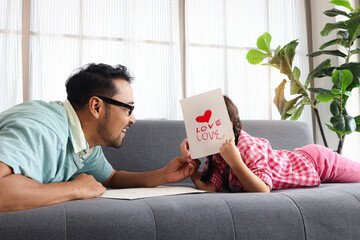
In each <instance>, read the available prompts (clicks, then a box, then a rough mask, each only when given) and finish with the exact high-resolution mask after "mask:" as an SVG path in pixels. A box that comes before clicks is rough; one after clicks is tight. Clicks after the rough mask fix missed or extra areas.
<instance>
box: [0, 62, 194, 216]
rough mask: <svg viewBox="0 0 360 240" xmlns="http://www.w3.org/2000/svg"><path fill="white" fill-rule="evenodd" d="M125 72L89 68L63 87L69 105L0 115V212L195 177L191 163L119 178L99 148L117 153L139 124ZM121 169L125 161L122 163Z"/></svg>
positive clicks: (26, 107)
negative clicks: (133, 128) (127, 132)
mask: <svg viewBox="0 0 360 240" xmlns="http://www.w3.org/2000/svg"><path fill="white" fill-rule="evenodd" d="M131 79H132V78H131V76H130V75H129V73H128V72H127V69H126V67H124V66H121V65H118V66H115V67H112V66H109V65H106V64H90V65H87V66H86V67H84V68H83V69H80V70H79V71H77V72H76V73H75V74H74V75H72V76H71V77H70V78H69V79H68V80H67V82H66V91H67V94H68V95H67V100H66V101H65V102H50V103H46V102H43V101H29V102H26V103H22V104H19V105H16V106H14V107H12V108H10V109H8V110H6V111H4V112H2V113H0V211H15V210H23V209H30V208H36V207H41V206H46V205H51V204H56V203H61V202H65V201H69V200H73V199H89V198H93V197H97V196H101V195H102V194H103V193H104V192H105V191H106V187H111V188H124V187H140V186H145V187H153V186H157V185H162V184H166V183H170V182H178V181H181V180H183V179H185V178H187V177H189V176H190V175H191V174H193V173H194V171H195V166H194V164H193V162H192V160H191V159H189V158H188V157H181V158H175V159H173V160H172V161H170V162H169V163H168V164H167V165H166V166H164V167H163V168H161V169H158V170H154V171H149V172H141V173H136V172H126V171H116V170H115V169H113V167H112V166H111V165H110V163H109V162H108V161H107V160H106V158H105V156H104V154H103V152H102V149H101V147H100V146H110V147H115V148H119V147H120V146H121V145H122V142H123V139H124V137H125V135H126V131H127V130H128V129H129V128H130V126H131V125H132V124H134V123H135V117H134V115H133V114H132V112H133V110H134V99H133V93H132V88H131V86H130V82H131ZM119 161H121V159H119Z"/></svg>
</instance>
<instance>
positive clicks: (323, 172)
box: [180, 96, 360, 192]
mask: <svg viewBox="0 0 360 240" xmlns="http://www.w3.org/2000/svg"><path fill="white" fill-rule="evenodd" d="M224 100H225V104H226V107H227V110H228V113H229V117H230V121H231V123H232V126H233V131H234V135H235V140H233V139H228V140H226V141H225V143H223V145H222V146H221V147H220V154H215V155H212V156H208V157H207V160H206V162H205V167H204V171H203V172H202V173H200V172H199V171H198V170H197V171H195V173H194V174H193V175H192V176H191V180H192V181H193V182H194V184H195V186H196V187H197V188H198V189H201V190H207V191H213V192H215V191H228V192H233V191H247V192H270V191H271V189H281V188H293V187H311V186H319V185H320V183H321V182H360V162H356V161H352V160H350V159H348V158H346V157H344V156H341V155H340V154H337V153H336V152H333V151H332V150H331V149H329V148H326V147H323V146H320V145H315V144H310V145H307V146H304V147H301V148H296V149H294V150H293V151H287V150H273V149H272V148H271V146H270V144H269V142H268V141H267V140H265V139H262V138H256V137H252V136H250V135H249V134H247V133H246V132H245V131H244V130H242V124H241V121H240V118H239V114H238V109H237V107H236V106H235V104H234V103H233V102H232V101H231V100H230V99H229V98H228V97H226V96H224ZM180 153H181V155H182V156H189V155H190V152H189V145H188V141H187V139H185V140H184V141H183V142H182V143H181V144H180ZM193 164H194V165H195V166H196V167H197V169H199V166H200V161H199V160H197V159H196V160H193Z"/></svg>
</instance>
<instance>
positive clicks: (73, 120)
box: [63, 99, 89, 153]
mask: <svg viewBox="0 0 360 240" xmlns="http://www.w3.org/2000/svg"><path fill="white" fill-rule="evenodd" d="M63 104H64V108H65V110H66V114H67V118H68V122H69V132H70V140H71V143H72V145H73V147H74V152H75V153H80V152H86V150H87V149H89V145H88V143H87V141H86V139H85V135H84V132H83V131H82V128H81V123H80V120H79V118H78V116H77V114H76V112H75V110H74V108H73V107H72V105H71V103H70V102H69V100H67V99H66V100H65V101H64V103H63ZM84 150H85V151H84Z"/></svg>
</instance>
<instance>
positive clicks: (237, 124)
mask: <svg viewBox="0 0 360 240" xmlns="http://www.w3.org/2000/svg"><path fill="white" fill-rule="evenodd" d="M224 100H225V105H226V108H227V111H228V114H229V118H230V121H231V122H232V124H233V131H234V135H235V145H237V143H238V140H239V135H240V132H241V129H242V123H241V121H240V117H239V111H238V109H237V107H236V105H235V104H234V103H233V102H232V101H231V100H230V98H229V97H227V96H225V95H224ZM208 160H209V165H208V168H207V170H206V172H202V174H201V181H203V182H207V181H209V179H210V178H211V176H212V174H213V171H214V162H213V156H212V155H211V156H208ZM229 172H230V167H229V165H228V164H226V167H225V170H224V172H223V176H222V180H223V181H222V182H223V186H222V187H223V189H225V190H227V191H228V192H231V189H230V186H229Z"/></svg>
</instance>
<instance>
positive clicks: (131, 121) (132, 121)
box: [129, 113, 136, 124]
mask: <svg viewBox="0 0 360 240" xmlns="http://www.w3.org/2000/svg"><path fill="white" fill-rule="evenodd" d="M129 122H130V124H135V122H136V120H135V115H134V113H131V115H130V120H129Z"/></svg>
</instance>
